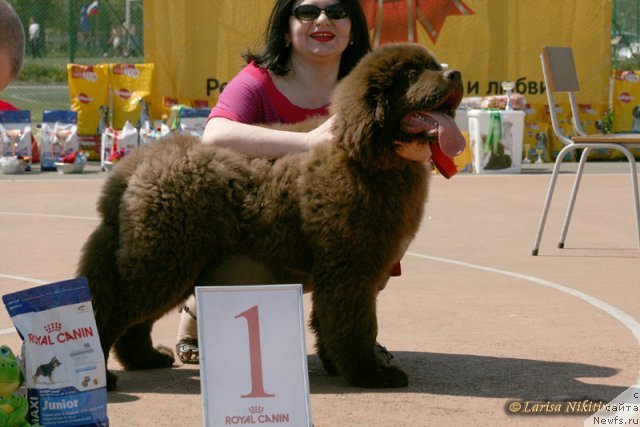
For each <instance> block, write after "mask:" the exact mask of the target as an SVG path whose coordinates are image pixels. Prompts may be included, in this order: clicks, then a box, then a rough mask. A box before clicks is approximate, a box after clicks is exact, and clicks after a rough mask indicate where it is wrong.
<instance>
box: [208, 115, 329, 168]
mask: <svg viewBox="0 0 640 427" xmlns="http://www.w3.org/2000/svg"><path fill="white" fill-rule="evenodd" d="M332 122H333V119H332V118H330V119H329V120H326V121H325V122H323V123H322V124H321V125H320V126H318V127H317V128H315V129H313V130H311V131H309V132H292V131H288V130H279V129H270V128H265V127H261V126H255V125H248V124H245V123H240V122H234V121H233V120H229V119H226V118H222V117H214V118H212V119H210V120H209V122H208V123H207V125H206V127H205V129H204V134H203V135H202V142H203V143H204V144H215V145H218V146H220V147H228V148H232V149H234V150H236V151H238V152H240V153H242V154H245V155H247V156H250V157H270V158H277V157H282V156H284V155H286V154H289V153H296V152H300V151H306V150H309V149H310V148H311V147H313V146H314V145H316V144H322V143H325V142H328V141H331V139H332V138H333V133H332V131H331V124H332Z"/></svg>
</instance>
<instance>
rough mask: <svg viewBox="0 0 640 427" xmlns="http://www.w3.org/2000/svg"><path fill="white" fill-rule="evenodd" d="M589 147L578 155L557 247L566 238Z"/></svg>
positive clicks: (562, 243) (562, 244) (562, 246)
mask: <svg viewBox="0 0 640 427" xmlns="http://www.w3.org/2000/svg"><path fill="white" fill-rule="evenodd" d="M590 151H591V148H585V149H584V151H583V152H582V155H581V156H580V163H579V164H578V170H577V171H576V177H575V180H574V181H573V190H571V197H570V198H569V205H568V206H567V213H566V215H565V217H564V222H563V223H562V231H561V232H560V241H559V242H558V247H559V248H560V249H562V248H564V241H565V239H566V238H567V231H569V223H570V222H571V215H573V207H574V206H575V203H576V196H577V195H578V189H580V181H581V180H582V172H584V166H585V164H586V163H587V157H589V152H590Z"/></svg>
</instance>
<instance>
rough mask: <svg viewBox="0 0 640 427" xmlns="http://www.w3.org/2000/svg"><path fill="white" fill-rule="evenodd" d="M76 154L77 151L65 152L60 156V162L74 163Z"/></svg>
mask: <svg viewBox="0 0 640 427" xmlns="http://www.w3.org/2000/svg"><path fill="white" fill-rule="evenodd" d="M77 155H78V152H77V151H74V152H73V153H69V154H67V155H66V156H64V157H63V158H62V163H75V162H76V157H77Z"/></svg>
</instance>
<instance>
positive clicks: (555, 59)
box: [532, 46, 640, 256]
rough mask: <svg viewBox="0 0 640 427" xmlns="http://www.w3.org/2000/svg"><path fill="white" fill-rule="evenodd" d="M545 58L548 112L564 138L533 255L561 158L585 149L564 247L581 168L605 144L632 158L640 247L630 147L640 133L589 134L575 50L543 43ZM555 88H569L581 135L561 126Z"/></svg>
mask: <svg viewBox="0 0 640 427" xmlns="http://www.w3.org/2000/svg"><path fill="white" fill-rule="evenodd" d="M540 60H541V61H542V72H543V75H544V83H545V85H546V87H547V89H546V92H547V100H548V102H549V112H550V115H551V124H552V126H553V132H554V133H555V134H556V136H557V137H558V138H559V139H560V141H562V143H563V144H564V147H563V148H562V150H560V153H558V157H557V158H556V162H555V165H554V166H553V173H552V175H551V182H550V183H549V189H548V190H547V198H546V200H545V202H544V208H543V209H542V217H541V218H540V224H539V225H538V232H537V234H536V239H535V243H534V245H533V251H532V255H534V256H536V255H538V249H539V247H540V240H541V239H542V232H543V230H544V225H545V222H546V219H547V214H548V212H549V205H550V204H551V199H552V197H553V190H554V188H555V185H556V181H557V178H558V173H559V171H560V166H561V165H562V161H563V159H564V158H565V156H566V155H567V153H570V152H572V151H574V150H577V149H580V148H582V149H584V151H583V152H582V155H581V156H580V163H579V164H578V169H577V171H576V177H575V181H574V184H573V190H572V191H571V198H570V199H569V206H568V208H567V213H566V215H565V218H564V224H563V225H562V232H561V234H560V242H559V243H558V247H559V248H564V242H565V239H566V237H567V230H568V229H569V222H570V221H571V215H572V213H573V207H574V204H575V201H576V195H577V193H578V189H579V188H580V179H581V178H582V172H583V170H584V166H585V164H586V162H587V157H588V156H589V152H590V151H591V150H593V149H597V148H605V149H611V150H617V151H620V152H622V153H623V154H624V155H625V156H626V157H627V159H628V160H629V169H630V175H631V186H632V190H633V201H634V204H635V210H636V224H637V230H636V231H637V237H638V247H639V248H640V200H639V198H638V177H637V172H636V161H635V159H634V157H633V154H632V153H631V151H630V150H629V148H628V146H629V145H635V144H640V134H631V133H629V134H595V135H587V134H586V132H585V131H584V129H583V127H582V123H581V122H580V115H579V110H578V104H577V102H576V97H575V92H577V91H578V90H579V89H580V87H579V85H578V75H577V73H576V66H575V62H574V60H573V52H572V50H571V48H570V47H548V46H547V47H544V48H543V49H542V54H541V55H540ZM554 92H566V93H567V95H568V96H569V102H570V104H571V115H572V123H573V128H574V130H575V133H576V134H577V135H578V136H574V137H571V138H568V137H566V136H565V135H564V134H563V133H562V130H561V129H560V123H559V121H558V117H557V115H556V111H555V108H554V106H555V105H556V103H555V100H554V97H553V94H554Z"/></svg>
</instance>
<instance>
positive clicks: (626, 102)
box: [610, 70, 640, 160]
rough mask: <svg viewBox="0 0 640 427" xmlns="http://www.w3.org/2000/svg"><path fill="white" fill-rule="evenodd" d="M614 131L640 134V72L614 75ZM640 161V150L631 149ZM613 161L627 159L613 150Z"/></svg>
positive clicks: (615, 73)
mask: <svg viewBox="0 0 640 427" xmlns="http://www.w3.org/2000/svg"><path fill="white" fill-rule="evenodd" d="M612 105H613V114H614V115H613V131H614V132H633V133H640V70H637V71H620V70H617V71H614V73H613V103H612ZM629 149H630V150H631V152H632V153H633V155H634V157H635V158H636V160H637V159H640V148H638V147H629ZM610 158H611V159H612V160H618V159H626V157H625V155H624V154H622V153H621V152H620V151H617V150H612V151H611V156H610Z"/></svg>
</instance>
